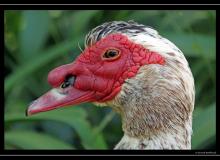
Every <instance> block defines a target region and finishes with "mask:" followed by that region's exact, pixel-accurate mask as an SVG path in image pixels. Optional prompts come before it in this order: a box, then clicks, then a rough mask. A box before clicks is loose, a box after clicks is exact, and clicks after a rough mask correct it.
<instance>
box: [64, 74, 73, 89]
mask: <svg viewBox="0 0 220 160" xmlns="http://www.w3.org/2000/svg"><path fill="white" fill-rule="evenodd" d="M75 79H76V76H74V75H67V76H66V78H65V80H64V82H63V83H62V84H61V88H67V87H69V86H73V85H74V82H75Z"/></svg>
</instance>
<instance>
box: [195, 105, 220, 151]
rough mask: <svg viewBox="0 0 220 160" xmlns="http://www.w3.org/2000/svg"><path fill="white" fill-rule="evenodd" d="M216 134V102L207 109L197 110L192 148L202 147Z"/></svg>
mask: <svg viewBox="0 0 220 160" xmlns="http://www.w3.org/2000/svg"><path fill="white" fill-rule="evenodd" d="M215 136H216V104H215V103H214V104H212V105H210V106H208V107H207V108H206V109H199V110H195V113H194V119H193V135H192V148H193V149H200V148H201V147H202V146H203V144H204V143H207V142H208V140H209V139H210V138H212V137H215Z"/></svg>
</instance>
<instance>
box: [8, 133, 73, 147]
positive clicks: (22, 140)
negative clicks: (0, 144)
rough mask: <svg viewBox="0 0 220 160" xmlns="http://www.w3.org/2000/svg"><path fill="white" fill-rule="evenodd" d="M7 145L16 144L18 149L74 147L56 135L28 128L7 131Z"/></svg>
mask: <svg viewBox="0 0 220 160" xmlns="http://www.w3.org/2000/svg"><path fill="white" fill-rule="evenodd" d="M7 145H8V146H16V147H17V149H19V148H21V149H74V147H73V146H72V145H70V144H67V143H64V142H63V141H61V140H59V139H57V138H55V137H52V136H49V135H47V134H43V133H36V132H32V131H26V130H13V131H8V132H5V146H7ZM9 149H10V148H9Z"/></svg>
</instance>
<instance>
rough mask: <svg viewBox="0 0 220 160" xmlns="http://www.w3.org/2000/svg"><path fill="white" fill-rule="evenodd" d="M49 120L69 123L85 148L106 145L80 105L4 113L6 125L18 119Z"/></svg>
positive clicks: (99, 147)
mask: <svg viewBox="0 0 220 160" xmlns="http://www.w3.org/2000/svg"><path fill="white" fill-rule="evenodd" d="M37 120H51V121H57V122H62V123H65V124H68V125H70V126H71V127H72V128H73V129H75V130H76V132H77V133H78V135H79V137H80V139H81V142H82V144H83V146H84V147H85V148H86V149H106V148H107V145H106V143H105V141H104V139H103V137H102V135H101V133H99V134H96V132H95V131H94V130H93V129H92V127H91V125H90V124H89V122H88V121H87V120H86V112H85V111H84V110H83V109H82V108H80V107H78V108H77V107H75V106H74V107H68V108H60V109H57V110H53V111H50V112H45V113H40V114H38V115H33V116H31V117H25V116H24V113H23V114H22V113H8V114H6V115H5V124H6V126H7V125H9V123H12V122H18V121H37Z"/></svg>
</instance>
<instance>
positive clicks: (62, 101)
mask: <svg viewBox="0 0 220 160" xmlns="http://www.w3.org/2000/svg"><path fill="white" fill-rule="evenodd" d="M93 95H94V92H91V91H81V90H78V89H76V88H74V87H71V89H70V90H68V91H66V92H61V91H60V90H59V89H57V88H54V89H52V90H50V91H48V92H47V93H45V94H44V95H42V96H41V97H39V98H38V99H37V100H35V101H33V102H32V103H31V105H30V106H29V107H28V109H27V111H26V115H27V116H30V115H33V114H36V113H39V112H45V111H49V110H54V109H57V108H61V107H64V106H70V105H77V104H80V103H83V102H92V101H93V97H94V96H93Z"/></svg>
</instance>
